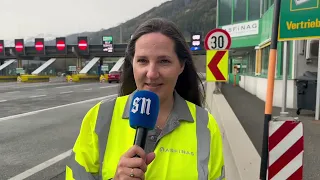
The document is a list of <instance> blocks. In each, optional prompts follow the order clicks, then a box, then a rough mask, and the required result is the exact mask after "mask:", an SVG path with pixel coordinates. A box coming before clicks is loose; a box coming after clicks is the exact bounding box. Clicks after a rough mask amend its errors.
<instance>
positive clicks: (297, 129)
mask: <svg viewBox="0 0 320 180" xmlns="http://www.w3.org/2000/svg"><path fill="white" fill-rule="evenodd" d="M268 152H269V155H268V173H267V179H268V180H302V179H303V154H304V139H303V125H302V122H301V121H299V120H294V118H293V117H281V116H280V117H276V118H275V119H274V120H271V121H270V122H269V138H268Z"/></svg>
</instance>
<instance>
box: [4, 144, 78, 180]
mask: <svg viewBox="0 0 320 180" xmlns="http://www.w3.org/2000/svg"><path fill="white" fill-rule="evenodd" d="M71 151H72V149H70V150H68V151H66V152H64V153H62V154H59V155H58V156H56V157H54V158H52V159H49V160H48V161H45V162H43V163H41V164H39V165H37V166H35V167H33V168H31V169H28V170H26V171H24V172H23V173H20V174H18V175H16V176H14V177H12V178H10V179H9V180H22V179H26V178H28V177H30V176H32V175H33V174H35V173H37V172H39V171H41V170H43V169H45V168H47V167H49V166H51V165H53V164H55V163H57V162H59V161H61V160H63V159H65V158H67V157H68V156H70V154H71Z"/></svg>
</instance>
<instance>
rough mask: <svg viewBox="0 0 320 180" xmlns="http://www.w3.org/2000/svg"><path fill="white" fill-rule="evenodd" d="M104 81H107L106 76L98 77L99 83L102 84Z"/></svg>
mask: <svg viewBox="0 0 320 180" xmlns="http://www.w3.org/2000/svg"><path fill="white" fill-rule="evenodd" d="M106 81H108V74H105V75H101V76H100V83H104V82H106Z"/></svg>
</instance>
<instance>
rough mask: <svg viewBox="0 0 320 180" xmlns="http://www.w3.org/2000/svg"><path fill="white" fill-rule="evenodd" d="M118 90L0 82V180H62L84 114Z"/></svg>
mask: <svg viewBox="0 0 320 180" xmlns="http://www.w3.org/2000/svg"><path fill="white" fill-rule="evenodd" d="M204 85H205V84H204ZM118 87H119V84H116V83H112V84H108V83H35V84H17V83H0V107H1V108H0V180H5V179H10V178H11V179H10V180H13V179H14V180H18V179H26V180H42V179H43V180H63V179H64V176H65V174H64V171H65V164H66V161H67V157H68V155H69V154H70V150H71V148H72V147H73V144H74V142H75V140H76V137H77V135H78V133H79V128H80V125H81V121H82V119H83V117H84V115H85V114H86V112H87V111H88V110H89V109H90V108H91V107H92V106H94V105H95V104H96V103H98V102H99V101H101V100H102V99H107V100H108V99H110V100H111V99H112V98H115V95H116V94H117V92H118Z"/></svg>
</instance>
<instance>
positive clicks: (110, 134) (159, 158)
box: [96, 96, 224, 180]
mask: <svg viewBox="0 0 320 180" xmlns="http://www.w3.org/2000/svg"><path fill="white" fill-rule="evenodd" d="M128 97H129V96H123V97H118V98H117V99H116V100H115V101H114V102H113V103H109V102H108V103H102V104H101V105H100V108H99V114H98V119H97V122H96V123H97V124H96V133H97V134H98V137H99V155H100V173H99V174H100V175H99V176H100V179H103V180H107V179H110V178H113V176H114V174H115V172H116V168H117V164H118V162H119V160H120V157H121V156H122V155H123V154H124V153H125V152H126V151H127V150H128V149H129V148H131V147H132V144H133V141H134V136H135V130H134V129H132V128H131V127H130V125H129V122H128V119H122V114H123V111H124V109H125V108H124V107H125V104H126V101H127V99H128ZM186 102H187V101H186ZM114 103H115V104H114ZM187 105H188V107H189V110H190V112H191V114H192V116H193V118H194V123H190V122H184V121H181V122H180V126H178V127H177V129H175V130H174V131H173V132H171V133H170V134H168V135H165V136H164V137H163V138H162V139H161V140H160V141H159V143H158V144H157V146H156V148H155V150H154V152H155V154H156V158H155V160H154V161H153V162H152V163H151V164H150V165H149V166H148V171H147V172H146V179H199V180H200V179H208V177H212V175H211V174H210V173H211V172H210V170H209V169H213V168H212V167H211V166H219V165H220V164H219V165H215V164H212V163H209V162H210V161H211V160H212V159H211V158H212V156H210V144H211V133H210V131H211V130H212V129H209V125H208V123H209V122H208V121H209V117H208V112H207V111H206V110H204V109H202V108H200V107H198V106H196V105H194V104H192V103H190V102H187ZM114 107H115V108H114ZM112 112H113V113H112ZM112 114H113V115H112ZM111 117H112V118H111ZM198 120H199V121H198ZM108 127H110V128H108ZM188 132H190V133H188ZM193 132H196V133H193ZM103 154H104V156H103ZM102 157H103V159H102ZM103 162H106V163H103ZM218 168H221V167H218ZM221 171H224V169H223V168H222V169H221ZM101 177H103V178H101ZM223 178H224V173H222V174H221V177H219V178H218V179H223Z"/></svg>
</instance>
